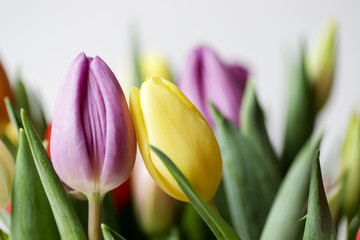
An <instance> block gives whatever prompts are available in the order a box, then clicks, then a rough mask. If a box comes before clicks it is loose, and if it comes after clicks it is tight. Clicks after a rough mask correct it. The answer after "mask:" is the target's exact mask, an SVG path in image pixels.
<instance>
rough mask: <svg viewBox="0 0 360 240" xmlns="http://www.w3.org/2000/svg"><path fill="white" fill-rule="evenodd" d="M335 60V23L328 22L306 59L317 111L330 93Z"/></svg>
mask: <svg viewBox="0 0 360 240" xmlns="http://www.w3.org/2000/svg"><path fill="white" fill-rule="evenodd" d="M335 60H336V24H335V22H329V23H328V26H327V28H326V29H325V31H324V33H322V35H321V37H320V38H319V39H318V41H317V42H316V45H314V48H313V49H312V50H311V51H310V53H309V56H308V59H307V71H308V75H309V79H310V82H311V85H312V88H313V92H314V99H315V104H316V110H317V111H319V110H320V109H321V108H322V107H323V106H324V104H325V103H326V100H327V98H328V96H329V94H330V90H331V86H332V82H333V78H334V72H335Z"/></svg>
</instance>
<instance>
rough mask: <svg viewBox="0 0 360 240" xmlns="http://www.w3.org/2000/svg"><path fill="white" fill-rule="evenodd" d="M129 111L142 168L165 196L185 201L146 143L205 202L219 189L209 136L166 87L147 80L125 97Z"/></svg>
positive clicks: (215, 150) (215, 151) (191, 109)
mask: <svg viewBox="0 0 360 240" xmlns="http://www.w3.org/2000/svg"><path fill="white" fill-rule="evenodd" d="M130 111H131V115H132V117H133V121H134V126H135V131H136V135H137V139H138V143H139V148H140V152H141V155H142V157H143V159H144V163H145V165H146V167H147V169H148V171H149V173H150V175H151V176H152V177H153V179H154V180H155V182H156V183H157V184H158V185H159V186H160V187H161V189H162V190H164V191H165V192H166V193H167V194H169V195H170V196H172V197H174V198H176V199H178V200H182V201H189V200H188V199H187V197H186V196H185V194H184V193H183V191H182V190H181V189H180V187H179V185H178V184H177V182H176V181H175V179H174V178H173V177H172V175H171V174H170V172H169V171H168V170H167V168H166V167H165V165H164V164H163V163H162V161H161V160H160V159H159V158H158V156H157V155H156V154H155V153H154V152H152V151H150V149H149V144H151V145H153V146H155V147H156V148H158V149H160V150H161V151H163V152H164V153H165V154H166V155H167V156H168V157H169V158H170V159H171V160H172V161H173V162H174V164H175V165H176V166H177V167H178V168H179V169H180V171H181V172H182V173H183V174H184V176H185V177H186V178H187V179H188V181H189V182H190V184H191V185H192V187H193V188H194V190H195V192H197V194H198V195H199V197H200V198H201V199H202V200H203V201H205V202H210V201H211V200H212V199H213V197H214V195H215V192H216V190H217V188H218V186H219V183H220V180H221V174H222V160H221V155H220V150H219V146H218V144H217V142H216V139H215V136H214V134H213V132H212V130H211V128H210V126H209V125H208V123H207V122H206V121H205V119H204V117H203V116H202V115H201V113H200V112H199V111H198V110H197V109H196V108H195V106H194V105H193V104H192V103H191V102H190V101H189V100H188V99H187V98H186V97H185V95H184V94H183V93H182V92H181V91H180V90H179V89H178V88H177V87H176V86H175V85H174V84H172V83H171V82H169V81H167V80H164V79H161V78H158V77H154V76H153V77H150V78H148V79H147V80H146V81H145V82H144V83H143V84H142V86H141V90H139V89H137V88H133V89H132V90H131V93H130Z"/></svg>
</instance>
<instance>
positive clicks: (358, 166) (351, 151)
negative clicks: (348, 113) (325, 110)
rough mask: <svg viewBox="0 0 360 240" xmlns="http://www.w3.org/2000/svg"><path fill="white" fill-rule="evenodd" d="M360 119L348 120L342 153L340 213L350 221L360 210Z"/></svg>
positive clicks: (354, 117)
mask: <svg viewBox="0 0 360 240" xmlns="http://www.w3.org/2000/svg"><path fill="white" fill-rule="evenodd" d="M359 170H360V119H359V118H357V117H356V115H355V114H354V115H353V116H352V118H351V120H350V125H349V128H348V131H347V135H346V139H345V143H344V146H343V152H342V166H341V175H340V176H341V183H342V201H341V210H342V212H343V213H344V214H345V215H346V216H347V217H348V218H349V219H351V218H352V217H354V216H355V215H356V214H357V213H358V212H359V210H360V175H359Z"/></svg>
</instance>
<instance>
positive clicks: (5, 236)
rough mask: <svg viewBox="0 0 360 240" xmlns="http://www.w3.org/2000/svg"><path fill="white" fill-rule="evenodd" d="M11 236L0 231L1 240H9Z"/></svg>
mask: <svg viewBox="0 0 360 240" xmlns="http://www.w3.org/2000/svg"><path fill="white" fill-rule="evenodd" d="M8 239H9V236H8V235H7V234H6V233H5V232H3V231H2V230H1V229H0V240H8Z"/></svg>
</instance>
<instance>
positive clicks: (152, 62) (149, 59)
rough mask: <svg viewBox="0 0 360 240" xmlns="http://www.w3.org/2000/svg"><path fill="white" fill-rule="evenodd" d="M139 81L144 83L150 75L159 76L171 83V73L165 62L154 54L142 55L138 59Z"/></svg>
mask: <svg viewBox="0 0 360 240" xmlns="http://www.w3.org/2000/svg"><path fill="white" fill-rule="evenodd" d="M139 68H140V73H141V80H142V81H143V82H144V81H145V80H146V79H147V78H148V77H150V76H152V75H156V76H161V77H163V78H165V79H167V80H169V81H171V73H170V69H169V67H168V65H167V64H166V61H165V60H164V59H163V58H162V57H161V56H160V55H156V54H148V55H143V56H141V57H140V59H139Z"/></svg>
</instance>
